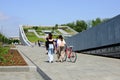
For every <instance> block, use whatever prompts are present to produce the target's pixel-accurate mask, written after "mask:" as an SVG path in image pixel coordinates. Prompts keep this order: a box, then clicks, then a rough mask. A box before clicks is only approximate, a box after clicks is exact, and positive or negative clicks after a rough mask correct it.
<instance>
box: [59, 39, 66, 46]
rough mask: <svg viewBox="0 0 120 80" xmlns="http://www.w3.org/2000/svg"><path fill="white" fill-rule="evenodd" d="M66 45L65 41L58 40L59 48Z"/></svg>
mask: <svg viewBox="0 0 120 80" xmlns="http://www.w3.org/2000/svg"><path fill="white" fill-rule="evenodd" d="M65 44H66V42H65V40H64V39H63V41H61V40H60V39H58V40H57V45H58V46H64V45H65Z"/></svg>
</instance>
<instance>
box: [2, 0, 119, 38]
mask: <svg viewBox="0 0 120 80" xmlns="http://www.w3.org/2000/svg"><path fill="white" fill-rule="evenodd" d="M119 14H120V0H0V32H1V33H3V34H4V35H6V36H7V37H13V36H19V25H41V26H42V25H48V26H51V25H53V26H54V25H55V24H66V23H69V22H73V21H76V20H85V21H87V20H93V19H96V18H98V17H99V18H101V19H102V18H112V17H115V16H117V15H119Z"/></svg>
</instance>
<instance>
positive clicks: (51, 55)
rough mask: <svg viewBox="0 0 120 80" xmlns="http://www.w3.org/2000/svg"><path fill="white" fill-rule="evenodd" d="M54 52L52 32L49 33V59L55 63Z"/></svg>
mask: <svg viewBox="0 0 120 80" xmlns="http://www.w3.org/2000/svg"><path fill="white" fill-rule="evenodd" d="M53 54H54V39H53V38H52V34H51V33H49V35H48V61H49V63H53V59H54V57H53Z"/></svg>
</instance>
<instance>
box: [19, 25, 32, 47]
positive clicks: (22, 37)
mask: <svg viewBox="0 0 120 80" xmlns="http://www.w3.org/2000/svg"><path fill="white" fill-rule="evenodd" d="M19 37H20V41H21V44H22V45H26V46H32V45H31V42H30V41H29V40H28V39H27V37H26V35H25V33H24V30H23V27H22V25H21V26H20V27H19Z"/></svg>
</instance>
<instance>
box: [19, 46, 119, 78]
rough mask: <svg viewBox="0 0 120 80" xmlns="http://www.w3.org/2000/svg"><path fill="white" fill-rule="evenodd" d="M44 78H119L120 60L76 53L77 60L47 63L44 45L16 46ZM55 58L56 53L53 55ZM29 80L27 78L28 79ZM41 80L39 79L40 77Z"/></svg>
mask: <svg viewBox="0 0 120 80" xmlns="http://www.w3.org/2000/svg"><path fill="white" fill-rule="evenodd" d="M17 48H18V50H19V51H20V52H21V53H22V54H24V56H25V57H26V58H28V59H29V60H30V61H31V62H33V63H34V64H35V65H36V66H37V71H38V72H39V73H40V74H41V75H42V76H43V77H44V79H46V80H50V79H51V80H119V79H120V60H119V59H113V58H106V57H99V56H93V55H86V54H80V53H79V54H78V55H77V56H78V58H77V62H76V63H71V62H69V60H68V61H66V62H63V63H60V62H54V63H48V62H47V59H48V56H47V55H46V54H45V53H46V50H45V48H44V47H27V46H17ZM54 57H55V59H54V60H56V55H54ZM28 80H29V79H28ZM40 80H41V79H40Z"/></svg>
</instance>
